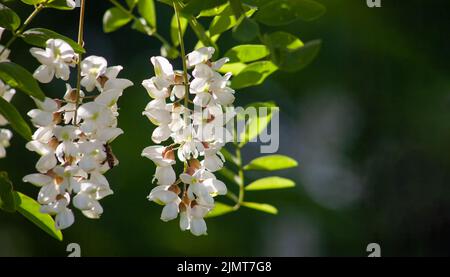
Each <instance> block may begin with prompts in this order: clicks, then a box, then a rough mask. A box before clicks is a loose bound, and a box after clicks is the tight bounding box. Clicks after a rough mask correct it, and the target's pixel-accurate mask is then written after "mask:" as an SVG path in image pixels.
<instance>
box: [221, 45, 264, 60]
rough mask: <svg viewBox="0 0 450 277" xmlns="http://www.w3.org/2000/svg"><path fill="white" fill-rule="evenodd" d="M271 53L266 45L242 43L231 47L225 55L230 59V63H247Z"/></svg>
mask: <svg viewBox="0 0 450 277" xmlns="http://www.w3.org/2000/svg"><path fill="white" fill-rule="evenodd" d="M269 54H270V52H269V49H268V48H267V46H265V45H262V44H242V45H238V46H235V47H233V48H231V49H230V50H228V51H227V52H226V53H225V55H224V56H225V57H227V58H229V59H230V63H236V62H242V63H247V62H253V61H257V60H260V59H262V58H265V57H267V56H268V55H269Z"/></svg>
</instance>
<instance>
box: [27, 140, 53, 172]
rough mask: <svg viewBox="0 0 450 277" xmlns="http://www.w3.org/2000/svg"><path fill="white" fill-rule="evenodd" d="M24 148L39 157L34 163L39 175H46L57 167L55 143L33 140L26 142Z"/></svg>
mask: <svg viewBox="0 0 450 277" xmlns="http://www.w3.org/2000/svg"><path fill="white" fill-rule="evenodd" d="M56 144H57V142H56ZM25 146H26V148H27V149H28V150H30V151H33V152H36V153H38V154H39V155H41V158H40V159H39V160H38V162H37V163H36V169H37V171H39V172H41V173H47V172H48V171H49V170H51V169H53V168H54V167H55V166H56V165H57V163H58V160H57V159H56V155H55V150H56V146H55V143H53V142H52V143H51V142H49V143H42V142H40V141H35V140H33V141H30V142H28V143H27V144H26V145H25Z"/></svg>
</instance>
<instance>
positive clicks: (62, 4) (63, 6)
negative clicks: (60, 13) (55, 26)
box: [45, 0, 74, 10]
mask: <svg viewBox="0 0 450 277" xmlns="http://www.w3.org/2000/svg"><path fill="white" fill-rule="evenodd" d="M45 6H46V7H49V8H53V9H57V10H73V9H74V8H71V7H69V6H67V0H51V1H49V2H48V3H47V4H45Z"/></svg>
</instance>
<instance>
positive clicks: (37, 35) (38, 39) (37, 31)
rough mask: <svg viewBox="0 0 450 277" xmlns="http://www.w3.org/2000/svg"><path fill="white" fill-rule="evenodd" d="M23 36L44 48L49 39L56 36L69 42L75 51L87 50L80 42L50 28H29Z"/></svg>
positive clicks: (31, 42) (32, 43) (25, 39)
mask: <svg viewBox="0 0 450 277" xmlns="http://www.w3.org/2000/svg"><path fill="white" fill-rule="evenodd" d="M21 37H22V39H23V40H24V41H25V42H26V43H28V44H31V45H34V46H39V47H43V48H45V46H46V42H47V40H49V39H51V38H54V39H56V38H58V39H62V40H64V41H65V42H67V43H68V44H69V45H70V46H71V47H72V48H73V50H75V52H77V53H85V52H86V51H85V50H84V48H83V47H81V46H80V45H79V44H78V43H76V42H75V41H73V40H72V39H70V38H68V37H66V36H63V35H60V34H58V33H57V32H54V31H52V30H48V29H44V28H33V29H29V30H27V31H25V32H24V33H23V34H22V36H21Z"/></svg>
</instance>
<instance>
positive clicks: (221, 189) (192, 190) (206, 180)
mask: <svg viewBox="0 0 450 277" xmlns="http://www.w3.org/2000/svg"><path fill="white" fill-rule="evenodd" d="M180 179H181V181H182V182H183V183H185V184H188V185H189V188H188V191H187V193H188V194H187V195H188V197H189V198H190V199H191V200H197V201H198V202H201V203H203V204H204V205H205V206H208V207H210V208H213V207H214V198H213V197H214V196H217V195H225V194H226V193H227V187H226V186H225V184H224V183H223V182H222V181H220V180H217V179H216V177H215V176H214V174H212V173H210V172H208V171H205V170H204V169H198V170H197V171H195V173H194V174H193V175H190V174H188V173H182V174H180Z"/></svg>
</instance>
